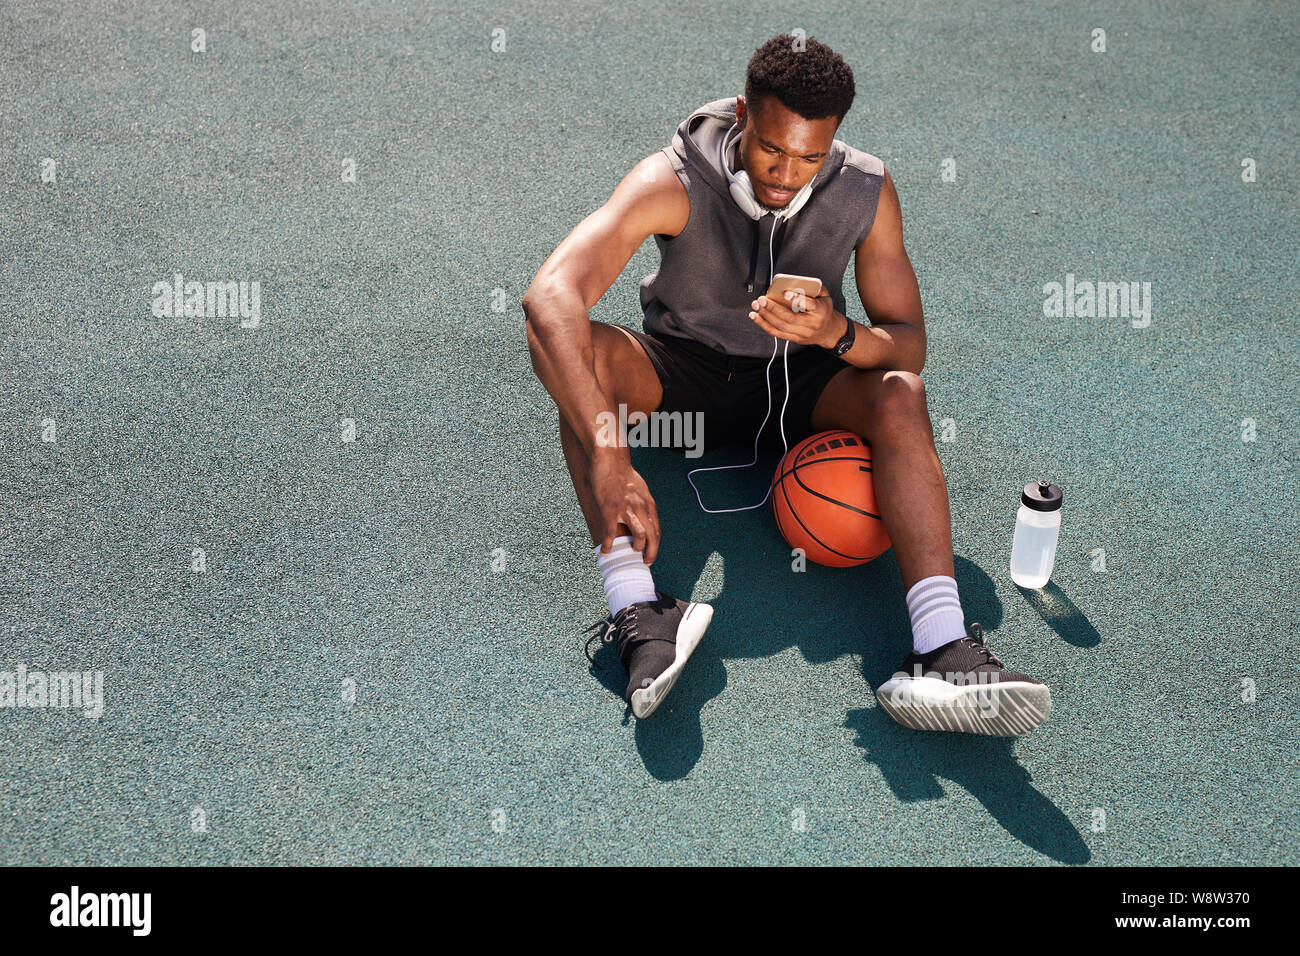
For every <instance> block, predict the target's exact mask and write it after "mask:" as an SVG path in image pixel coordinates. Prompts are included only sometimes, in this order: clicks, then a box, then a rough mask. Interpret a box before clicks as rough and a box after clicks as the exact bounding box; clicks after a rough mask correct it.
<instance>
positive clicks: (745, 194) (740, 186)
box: [721, 123, 812, 220]
mask: <svg viewBox="0 0 1300 956" xmlns="http://www.w3.org/2000/svg"><path fill="white" fill-rule="evenodd" d="M742 132H743V131H742V130H741V129H740V127H739V126H737V125H736V124H734V123H733V124H732V125H731V129H729V130H727V135H725V136H724V137H722V153H721V157H722V171H723V173H725V174H726V177H727V181H728V182H729V183H730V184H731V198H732V199H734V200H735V201H736V205H737V206H739V207H740V208H741V210H742V211H743V212H744V213H745V214H746V215H747V216H749V218H750V219H761V218H762V217H763V215H764V214H765V213H769V212H770V213H773V214H774V215H775V216H776V218H777V219H778V220H781V219H789V218H790V217H791V216H793V215H794V214H795V213H797V212H798V211H799V210H800V209H802V208H803V205H804V203H806V202H807V201H808V197H809V196H811V195H812V180H809V181H808V182H807V183H805V184H804V187H803V189H801V190H799V191H798V192H797V193H795V194H794V198H793V199H791V200H790V201H789V202H788V203H786V205H785V208H784V209H768V208H767V207H766V206H764V205H762V204H761V203H760V202H759V201H758V199H757V198H756V197H755V196H754V186H753V184H752V183H751V182H750V181H749V173H747V172H745V171H744V170H743V169H742V170H741V171H740V172H738V173H733V172H732V171H731V164H730V163H729V162H727V157H728V154H729V153H730V152H731V149H732V146H733V145H734V144H735V143H736V142H737V141H738V140H739V139H740V135H741V133H742Z"/></svg>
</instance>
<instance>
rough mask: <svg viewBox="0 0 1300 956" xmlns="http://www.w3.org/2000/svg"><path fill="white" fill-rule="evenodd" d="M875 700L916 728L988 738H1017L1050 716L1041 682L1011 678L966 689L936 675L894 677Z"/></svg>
mask: <svg viewBox="0 0 1300 956" xmlns="http://www.w3.org/2000/svg"><path fill="white" fill-rule="evenodd" d="M876 700H878V701H879V702H880V706H881V708H882V709H883V710H884V711H885V713H887V714H888V715H889V716H890V717H892V718H893V719H894V720H896V721H897V722H898V723H900V724H902V725H903V726H904V727H910V728H912V729H913V730H944V731H951V732H956V733H963V734H986V735H988V736H990V737H1019V736H1020V735H1021V734H1027V733H1029V731H1031V730H1033V729H1034V728H1035V727H1037V726H1038V725H1039V724H1041V723H1042V722H1043V721H1045V720H1046V719H1047V715H1048V714H1050V713H1051V712H1052V692H1051V691H1050V690H1048V689H1047V687H1046V686H1045V685H1043V684H1028V683H1025V682H1024V681H1007V682H1006V683H997V684H969V685H966V686H964V687H961V686H958V685H956V684H950V683H948V682H947V681H945V680H939V679H938V678H936V677H892V678H890V679H889V680H887V681H885V683H883V684H881V685H880V688H879V689H878V690H877V691H876Z"/></svg>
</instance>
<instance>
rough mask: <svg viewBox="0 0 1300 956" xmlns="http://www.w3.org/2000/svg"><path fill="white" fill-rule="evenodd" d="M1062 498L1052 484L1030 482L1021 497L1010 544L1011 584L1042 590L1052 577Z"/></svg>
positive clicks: (1048, 482) (1058, 489)
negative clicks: (1014, 530)
mask: <svg viewBox="0 0 1300 956" xmlns="http://www.w3.org/2000/svg"><path fill="white" fill-rule="evenodd" d="M1063 497H1064V496H1063V495H1062V494H1061V489H1060V488H1058V487H1057V486H1056V485H1054V484H1052V483H1051V482H1050V481H1037V482H1034V481H1031V482H1030V483H1029V484H1027V485H1025V490H1024V491H1023V492H1022V493H1021V495H1020V510H1019V511H1017V512H1016V534H1015V537H1014V538H1013V539H1012V541H1011V580H1012V581H1015V582H1016V584H1018V585H1020V586H1021V587H1022V588H1041V587H1042V586H1043V585H1045V584H1046V583H1047V579H1048V578H1050V577H1051V576H1052V565H1053V564H1055V563H1056V539H1057V536H1058V535H1059V534H1060V532H1061V501H1062V499H1063Z"/></svg>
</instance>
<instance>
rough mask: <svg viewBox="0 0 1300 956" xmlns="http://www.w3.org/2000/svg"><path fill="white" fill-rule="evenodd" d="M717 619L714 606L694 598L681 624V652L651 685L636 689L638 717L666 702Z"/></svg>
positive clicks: (679, 629) (635, 708)
mask: <svg viewBox="0 0 1300 956" xmlns="http://www.w3.org/2000/svg"><path fill="white" fill-rule="evenodd" d="M712 620H713V605H711V604H703V603H697V602H695V601H692V602H691V603H690V604H688V605H687V606H686V610H685V611H683V612H682V620H681V623H680V624H678V625H677V635H676V640H677V653H676V655H675V656H674V657H673V662H672V663H671V664H669V665H668V669H667V670H666V671H664V672H663V673H662V674H660V675H659V676H658V677H656V678H655V680H654V683H653V684H651V685H650V686H649V687H642V688H638V689H637V690H634V691H632V713H634V714H636V715H637V717H649V716H650V715H651V714H653V713H654V712H655V709H656V708H657V707H658V706H659V705H660V704H662V703H663V702H664V698H665V697H667V696H668V692H669V691H670V690H672V689H673V685H674V684H676V683H677V677H678V675H680V674H681V672H682V668H683V667H685V666H686V662H687V661H688V660H690V659H691V654H693V653H694V652H695V648H696V646H697V645H698V644H699V643H700V638H702V637H703V636H704V632H705V631H706V630H708V628H709V622H710V621H712Z"/></svg>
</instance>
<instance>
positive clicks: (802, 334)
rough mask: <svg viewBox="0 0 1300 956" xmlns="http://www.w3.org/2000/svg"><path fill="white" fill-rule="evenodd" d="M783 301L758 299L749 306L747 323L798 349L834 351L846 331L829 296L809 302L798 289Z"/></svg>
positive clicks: (842, 317)
mask: <svg viewBox="0 0 1300 956" xmlns="http://www.w3.org/2000/svg"><path fill="white" fill-rule="evenodd" d="M784 299H785V301H784V302H780V301H777V300H776V299H769V298H768V297H767V296H765V295H761V296H759V297H758V298H757V299H755V300H754V301H753V302H751V303H750V307H751V308H752V309H753V311H752V312H750V313H749V318H750V320H751V321H752V322H753V323H754V324H755V325H757V326H758V327H759V328H760V329H762V330H763V331H764V332H766V333H767V334H768V335H774V336H776V337H777V338H778V339H788V340H789V341H791V342H795V343H797V344H799V345H818V346H821V347H822V348H824V349H833V348H834V347H835V346H836V344H837V343H838V342H839V340H840V339H841V338H842V337H843V335H844V332H845V330H846V329H847V328H848V325H847V324H846V323H847V319H846V318H845V317H844V316H842V315H840V313H839V312H837V311H835V303H834V302H833V301H832V299H831V294H830V292H829V291H828V290H827V289H825V288H823V289H822V292H821V295H819V296H817V298H815V299H811V298H809V297H808V296H806V295H804V294H803V292H802V291H800V290H799V289H788V290H786V292H785V296H784Z"/></svg>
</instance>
